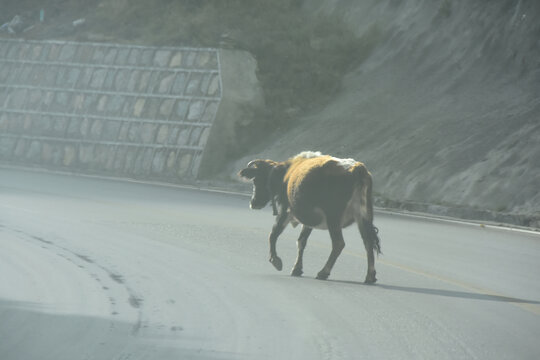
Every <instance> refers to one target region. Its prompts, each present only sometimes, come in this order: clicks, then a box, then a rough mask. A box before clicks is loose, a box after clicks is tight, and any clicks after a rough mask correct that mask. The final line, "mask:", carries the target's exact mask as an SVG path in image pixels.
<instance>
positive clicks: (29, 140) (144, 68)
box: [0, 39, 227, 180]
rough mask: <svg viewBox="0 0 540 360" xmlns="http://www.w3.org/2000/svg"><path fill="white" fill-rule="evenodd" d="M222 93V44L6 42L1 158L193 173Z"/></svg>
mask: <svg viewBox="0 0 540 360" xmlns="http://www.w3.org/2000/svg"><path fill="white" fill-rule="evenodd" d="M221 97H222V81H221V76H220V55H219V51H218V50H216V49H192V48H157V47H141V46H129V45H116V44H94V43H73V42H55V41H45V42H42V41H40V42H38V41H20V40H6V39H0V161H1V162H4V163H17V164H28V165H32V164H35V165H40V166H47V167H53V168H65V169H70V170H74V171H83V172H106V173H108V174H117V175H121V176H136V177H154V178H166V179H173V180H174V179H176V180H177V179H179V178H180V179H193V178H196V177H197V175H198V172H199V167H200V164H201V159H202V158H203V152H204V150H205V147H206V144H207V140H208V138H209V136H210V131H211V128H212V125H213V124H214V122H215V120H216V116H217V113H218V109H219V106H220V102H221ZM222 121H225V122H226V121H227V120H226V119H225V120H222Z"/></svg>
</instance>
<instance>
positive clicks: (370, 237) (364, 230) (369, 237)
mask: <svg viewBox="0 0 540 360" xmlns="http://www.w3.org/2000/svg"><path fill="white" fill-rule="evenodd" d="M358 228H359V229H360V234H361V235H362V240H363V241H364V247H365V248H366V254H367V260H368V270H367V275H366V280H365V283H366V284H373V283H375V282H376V281H377V278H376V277H375V275H376V274H377V272H376V271H375V255H374V253H375V250H377V251H379V250H378V236H377V230H376V228H375V227H374V226H373V224H372V223H371V222H370V221H368V220H365V219H360V220H359V221H358Z"/></svg>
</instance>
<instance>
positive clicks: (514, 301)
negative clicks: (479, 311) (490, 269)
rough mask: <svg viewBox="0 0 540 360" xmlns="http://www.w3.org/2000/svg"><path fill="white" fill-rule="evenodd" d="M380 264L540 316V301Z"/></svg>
mask: <svg viewBox="0 0 540 360" xmlns="http://www.w3.org/2000/svg"><path fill="white" fill-rule="evenodd" d="M315 245H317V244H315ZM321 247H322V246H321ZM343 252H344V253H345V254H347V255H352V256H354V257H358V258H363V257H364V255H363V254H359V253H358V252H354V251H347V250H345V251H343ZM378 262H379V263H381V264H383V265H386V266H390V267H393V268H396V269H399V270H403V271H407V272H409V273H413V274H416V275H420V276H424V277H427V278H430V279H435V280H437V281H441V282H444V283H447V284H450V285H454V286H457V287H460V288H462V289H465V290H468V291H472V292H474V293H476V294H479V295H485V296H491V297H493V298H494V299H495V298H498V299H500V300H504V302H506V303H509V304H511V305H514V306H517V307H519V308H521V309H522V310H525V311H527V312H530V313H533V314H535V315H540V304H538V301H530V300H524V299H518V298H514V297H511V296H506V295H503V294H501V293H498V292H495V291H492V290H489V289H486V288H482V287H479V286H475V285H471V284H468V283H465V282H462V281H458V280H453V279H450V278H447V277H444V276H440V275H435V274H431V273H428V272H425V271H422V270H418V269H415V268H412V267H410V266H407V265H403V264H399V263H396V262H392V261H387V260H380V259H379V260H378Z"/></svg>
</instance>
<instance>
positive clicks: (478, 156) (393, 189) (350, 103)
mask: <svg viewBox="0 0 540 360" xmlns="http://www.w3.org/2000/svg"><path fill="white" fill-rule="evenodd" d="M319 3H320V4H319V5H318V6H315V5H314V2H312V3H311V6H310V9H309V10H311V11H312V13H321V12H322V13H329V14H332V16H337V17H339V18H341V19H342V20H343V21H344V23H346V24H347V25H348V26H349V27H350V28H351V29H352V30H353V31H354V32H355V33H356V35H357V36H358V37H359V38H364V39H366V41H374V42H376V46H375V47H374V50H373V51H372V52H371V53H370V55H369V57H368V58H367V59H366V60H365V61H364V62H363V63H362V64H361V65H359V66H358V67H356V68H355V69H354V70H353V71H351V72H349V73H348V74H346V75H345V76H344V79H343V86H342V88H341V90H340V91H339V93H337V94H336V96H335V98H334V99H333V100H332V102H331V103H330V104H328V105H327V106H326V107H325V108H324V109H323V110H322V111H318V112H316V113H311V114H308V115H307V116H304V117H302V119H301V122H300V124H299V125H298V126H297V127H296V128H295V129H293V130H292V131H290V132H288V133H286V134H283V135H280V136H279V137H276V138H275V139H276V143H275V144H272V145H270V146H268V147H267V148H265V149H264V150H263V151H261V153H260V154H257V155H256V156H261V157H270V158H278V159H281V158H284V157H287V156H288V155H289V154H290V153H294V152H296V151H299V150H302V149H319V150H321V151H323V152H327V153H332V154H336V155H338V156H346V157H349V156H351V157H354V158H357V159H361V160H362V161H364V162H365V163H366V164H367V165H368V167H369V168H370V169H372V172H373V174H374V177H375V184H376V185H375V188H376V192H377V193H378V194H379V196H380V197H381V198H385V199H390V200H397V201H398V202H417V203H428V204H432V205H433V204H434V205H444V206H450V207H451V208H456V207H457V208H460V210H459V211H458V212H455V211H453V212H450V213H451V214H453V215H461V216H465V217H467V216H473V217H484V216H487V218H489V217H490V216H488V215H489V214H485V213H484V214H482V213H481V212H480V211H479V210H490V211H495V212H502V213H512V214H523V215H527V216H524V217H523V218H521V219H518V218H519V216H518V217H515V218H514V219H513V221H517V222H522V223H524V224H528V223H531V224H533V225H534V221H533V222H530V221H529V220H528V219H526V218H528V216H532V217H535V216H537V217H538V216H539V215H540V182H539V180H538V179H540V61H539V59H540V43H539V42H538V39H539V38H540V36H539V35H540V22H538V21H537V20H538V17H539V15H540V3H538V2H533V1H519V2H517V4H516V3H515V2H509V1H507V2H503V1H499V2H490V3H487V2H484V3H482V4H478V3H477V2H475V3H473V2H463V1H437V2H433V1H416V0H410V1H403V2H395V1H363V2H361V3H360V2H356V1H346V0H343V1H320V2H319ZM247 158H249V156H248V157H246V159H247ZM246 159H242V160H241V161H240V162H239V163H238V166H239V165H240V164H241V163H242V161H244V160H246ZM394 205H395V204H394ZM411 208H413V209H415V208H418V209H422V210H428V211H443V213H444V212H445V211H446V213H448V212H447V210H444V207H438V206H427V205H426V206H420V207H419V206H412V207H411ZM491 215H493V214H491ZM493 218H494V219H496V218H497V216H494V217H493ZM499 218H500V217H499ZM536 226H538V224H537V225H536Z"/></svg>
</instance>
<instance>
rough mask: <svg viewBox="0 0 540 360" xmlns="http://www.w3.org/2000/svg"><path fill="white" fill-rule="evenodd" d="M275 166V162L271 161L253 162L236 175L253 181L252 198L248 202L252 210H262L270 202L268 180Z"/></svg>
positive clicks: (270, 193) (270, 195)
mask: <svg viewBox="0 0 540 360" xmlns="http://www.w3.org/2000/svg"><path fill="white" fill-rule="evenodd" d="M275 165H276V162H275V161H272V160H253V161H250V162H249V163H248V164H247V167H246V168H245V169H242V170H240V172H239V173H238V175H239V176H240V177H242V178H244V179H247V180H252V181H253V196H252V197H251V202H250V207H251V208H252V209H262V208H263V207H265V206H266V204H268V202H269V201H270V200H272V197H273V194H272V192H271V189H270V186H269V180H270V174H271V172H272V169H273V168H274V166H275Z"/></svg>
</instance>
